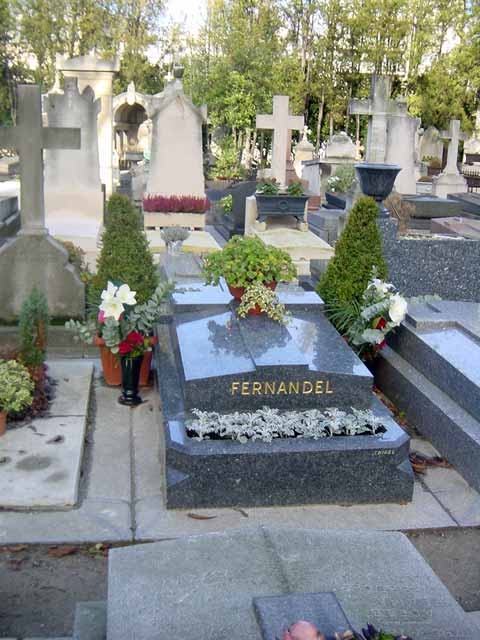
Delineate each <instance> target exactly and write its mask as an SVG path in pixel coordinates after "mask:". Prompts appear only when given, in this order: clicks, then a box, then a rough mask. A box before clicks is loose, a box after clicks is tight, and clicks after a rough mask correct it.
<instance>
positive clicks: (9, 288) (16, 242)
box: [0, 85, 85, 322]
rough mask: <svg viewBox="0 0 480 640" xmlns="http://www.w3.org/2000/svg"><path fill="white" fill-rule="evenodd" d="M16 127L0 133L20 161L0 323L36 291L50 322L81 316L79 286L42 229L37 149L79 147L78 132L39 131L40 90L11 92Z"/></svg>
mask: <svg viewBox="0 0 480 640" xmlns="http://www.w3.org/2000/svg"><path fill="white" fill-rule="evenodd" d="M17 103H18V109H17V126H16V127H5V128H0V147H8V148H13V149H16V150H17V152H18V154H19V156H20V179H21V191H22V206H21V214H20V215H21V230H20V231H19V233H18V234H17V235H16V236H14V237H13V238H9V239H7V240H6V241H5V242H4V244H2V245H1V246H0V273H1V274H2V278H1V279H0V298H1V300H2V304H1V305H0V320H4V321H8V322H10V321H12V320H14V319H15V318H16V317H17V316H18V313H19V311H20V308H21V306H22V304H23V302H24V300H25V298H26V297H27V296H28V295H29V294H30V293H31V291H32V289H33V288H34V287H36V288H37V289H39V290H40V291H43V292H44V293H45V295H46V297H47V301H48V306H49V311H50V315H51V316H53V317H60V318H65V317H71V316H73V317H83V314H84V299H85V287H84V284H83V283H82V282H81V280H80V278H79V276H78V274H77V272H76V271H75V269H74V267H73V266H72V265H71V264H69V262H68V254H67V252H66V250H65V249H64V248H63V247H62V246H61V245H59V244H58V243H57V242H55V240H54V239H53V238H52V237H51V236H50V235H48V232H47V229H46V228H45V209H44V196H43V155H42V154H43V149H49V148H50V149H51V148H57V149H62V148H74V149H75V148H77V149H78V148H79V147H80V131H79V130H78V129H68V128H66V129H61V128H47V127H43V126H42V109H41V95H40V87H39V86H38V85H19V86H18V87H17Z"/></svg>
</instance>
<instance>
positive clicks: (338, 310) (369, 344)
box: [328, 269, 408, 360]
mask: <svg viewBox="0 0 480 640" xmlns="http://www.w3.org/2000/svg"><path fill="white" fill-rule="evenodd" d="M407 308H408V305H407V301H406V300H405V298H404V297H403V296H402V295H401V294H400V293H399V292H398V291H397V290H396V288H395V286H394V285H393V284H391V283H389V282H384V281H383V280H380V279H379V278H377V277H376V270H375V269H374V270H373V272H372V277H371V279H370V281H369V283H368V285H367V288H366V289H365V291H364V294H363V297H362V300H361V302H357V301H352V302H350V303H348V305H332V306H331V308H330V310H329V313H328V315H329V318H330V319H331V320H332V322H333V324H334V325H335V326H336V328H337V329H338V330H339V331H340V332H341V333H342V334H343V335H344V337H345V339H346V340H347V341H348V343H349V344H350V346H351V347H352V348H353V349H354V350H355V351H356V352H357V354H358V355H359V356H360V357H362V358H363V359H364V360H371V359H373V358H374V357H375V356H376V355H377V353H378V352H379V351H380V350H381V349H383V347H384V346H385V345H386V336H387V334H388V333H390V331H392V330H393V329H395V328H396V327H398V326H399V325H400V324H401V323H402V321H403V319H404V318H405V315H406V313H407Z"/></svg>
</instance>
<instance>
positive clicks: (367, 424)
mask: <svg viewBox="0 0 480 640" xmlns="http://www.w3.org/2000/svg"><path fill="white" fill-rule="evenodd" d="M192 413H193V414H194V415H195V416H196V418H195V419H193V420H191V421H189V422H188V423H187V425H186V427H187V429H188V430H189V431H194V432H195V434H196V437H197V439H198V440H203V439H204V438H206V439H208V438H209V437H210V436H213V435H215V436H220V437H222V438H229V439H231V440H238V441H239V442H247V441H248V440H263V441H264V442H271V441H272V440H273V439H274V438H288V437H297V438H313V439H314V440H317V439H318V438H327V437H331V436H355V435H360V434H370V435H374V434H376V433H383V431H384V427H383V423H382V419H381V418H379V417H378V416H376V415H375V414H374V413H373V412H372V411H370V410H360V409H353V408H352V412H351V413H347V412H346V411H341V410H340V409H336V408H332V409H325V410H324V411H319V410H318V409H309V410H308V411H285V412H281V411H279V410H278V409H271V408H269V407H263V408H262V409H258V410H257V411H252V412H242V413H241V412H238V411H236V412H234V413H217V412H216V411H200V410H199V409H193V410H192Z"/></svg>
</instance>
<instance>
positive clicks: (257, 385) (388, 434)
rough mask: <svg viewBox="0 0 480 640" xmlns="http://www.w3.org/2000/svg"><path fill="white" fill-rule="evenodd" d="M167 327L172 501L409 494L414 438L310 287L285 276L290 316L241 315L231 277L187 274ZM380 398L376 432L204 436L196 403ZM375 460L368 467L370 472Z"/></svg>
mask: <svg viewBox="0 0 480 640" xmlns="http://www.w3.org/2000/svg"><path fill="white" fill-rule="evenodd" d="M179 286H180V290H179V291H177V292H176V293H175V294H174V296H173V308H172V309H171V310H170V312H169V313H168V314H167V315H166V316H165V317H164V318H163V322H162V323H161V324H160V325H159V326H158V337H159V347H158V349H157V352H156V361H157V371H158V376H159V387H160V393H161V397H162V404H163V412H164V417H165V432H166V498H167V507H169V508H184V507H215V506H231V505H237V506H238V505H243V506H260V505H281V504H306V503H322V502H323V503H342V502H359V503H361V502H367V503H368V502H392V501H393V502H399V501H403V500H410V499H411V495H412V488H413V478H412V475H411V469H410V464H409V461H408V448H409V438H408V436H407V435H406V434H405V433H404V432H403V431H402V430H401V428H400V427H399V426H398V425H397V424H396V423H395V422H394V421H393V420H392V419H391V417H390V415H389V413H388V411H386V410H385V408H384V407H383V406H380V404H379V403H378V401H376V400H375V399H374V397H373V394H372V376H371V373H370V372H369V371H368V369H367V368H366V367H365V365H364V364H363V363H362V362H361V361H360V360H359V359H358V358H357V356H356V355H355V354H354V353H353V352H352V351H351V350H350V348H349V347H348V346H347V345H346V343H345V342H344V340H343V339H342V337H341V336H340V335H339V334H338V333H337V332H336V331H335V329H334V328H333V326H332V325H331V324H330V323H329V322H328V321H327V319H326V318H325V317H324V315H323V314H322V306H323V303H322V301H321V300H320V298H319V297H318V296H317V295H316V294H315V293H313V292H305V291H303V289H301V288H299V287H295V286H292V285H288V286H287V285H283V286H279V289H278V291H279V298H280V301H281V302H283V303H284V304H285V305H286V307H287V309H288V310H289V311H290V312H291V314H292V316H291V321H290V323H289V324H288V325H286V326H283V325H280V324H277V323H275V322H273V321H271V320H269V319H268V318H266V317H264V316H257V317H254V316H250V317H247V318H245V319H243V320H239V319H238V318H237V316H236V313H235V305H236V304H237V303H235V302H234V301H233V300H232V298H231V296H230V294H229V293H228V290H227V289H226V286H225V284H223V285H222V284H221V285H220V286H217V287H213V286H204V285H202V284H199V282H198V281H188V282H183V283H180V285H179ZM264 406H268V407H270V408H275V409H278V410H281V411H283V410H288V411H306V410H309V409H327V408H337V409H344V410H347V411H351V409H352V407H353V408H355V409H371V410H372V411H373V412H374V413H375V414H376V415H378V416H381V419H382V424H383V426H384V431H383V432H382V433H381V434H377V435H376V436H373V435H372V436H364V435H357V436H349V437H330V438H320V439H318V440H314V439H308V438H280V439H276V440H273V441H272V442H264V441H258V440H250V441H248V442H245V443H241V442H238V441H234V440H225V439H218V440H216V439H213V440H205V441H198V439H197V438H195V437H194V436H193V435H192V433H191V427H190V426H189V425H190V424H191V423H190V420H191V418H192V413H194V410H203V411H209V412H210V411H214V412H220V413H232V412H235V411H238V412H241V413H244V412H252V411H255V410H256V409H261V408H262V407H264ZM367 469H368V471H367Z"/></svg>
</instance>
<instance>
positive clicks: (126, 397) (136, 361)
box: [118, 355, 143, 407]
mask: <svg viewBox="0 0 480 640" xmlns="http://www.w3.org/2000/svg"><path fill="white" fill-rule="evenodd" d="M142 360H143V355H141V356H136V357H135V358H128V357H126V356H124V357H122V358H120V364H121V366H122V395H121V396H120V397H119V399H118V401H119V403H120V404H125V405H127V407H136V406H137V405H138V404H141V403H142V399H141V398H140V396H139V395H138V383H139V380H140V369H141V367H142Z"/></svg>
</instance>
